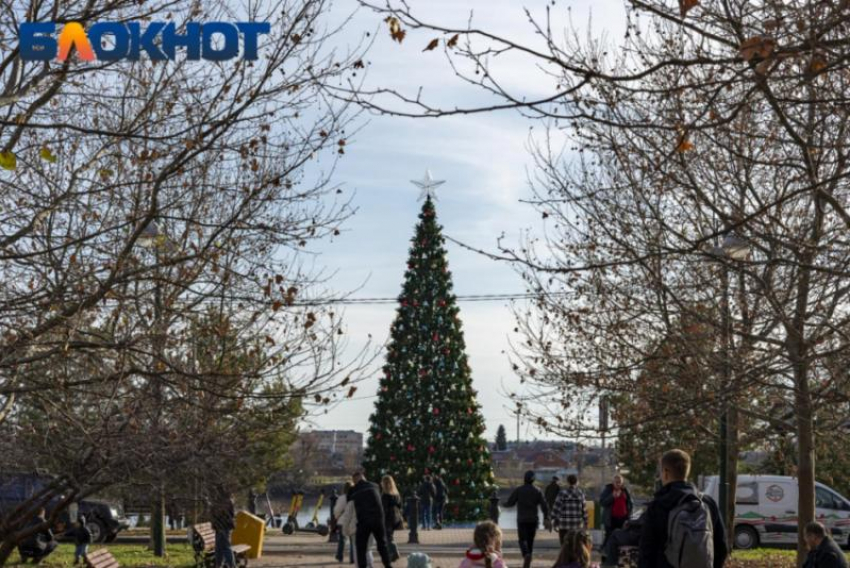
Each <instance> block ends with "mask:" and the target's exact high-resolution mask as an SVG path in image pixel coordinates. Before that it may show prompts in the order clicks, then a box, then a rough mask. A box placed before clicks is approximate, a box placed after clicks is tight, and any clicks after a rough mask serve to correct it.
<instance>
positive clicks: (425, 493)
mask: <svg viewBox="0 0 850 568" xmlns="http://www.w3.org/2000/svg"><path fill="white" fill-rule="evenodd" d="M416 493H417V495H418V496H419V526H420V528H421V529H422V530H425V531H430V530H431V521H432V518H431V513H432V512H433V511H432V508H431V505H432V503H433V502H434V497H436V496H437V488H436V487H434V484H433V483H432V482H431V476H430V475H426V476H424V477H423V478H422V483H420V484H419V490H418V491H417V492H416Z"/></svg>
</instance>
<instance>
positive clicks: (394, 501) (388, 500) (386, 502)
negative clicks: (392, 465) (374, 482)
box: [381, 475, 404, 562]
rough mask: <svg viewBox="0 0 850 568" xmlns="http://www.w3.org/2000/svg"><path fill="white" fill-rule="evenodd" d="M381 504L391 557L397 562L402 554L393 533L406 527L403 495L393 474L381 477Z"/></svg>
mask: <svg viewBox="0 0 850 568" xmlns="http://www.w3.org/2000/svg"><path fill="white" fill-rule="evenodd" d="M381 506H382V507H383V508H384V527H385V528H386V529H387V546H389V548H390V559H391V560H392V561H393V562H395V561H396V560H398V559H399V558H401V556H400V555H399V553H398V546H396V544H395V535H394V534H393V533H394V532H395V531H399V530H402V529H403V528H404V521H402V519H401V495H400V494H399V492H398V488H396V485H395V480H394V479H393V478H392V476H391V475H385V476H384V477H382V478H381Z"/></svg>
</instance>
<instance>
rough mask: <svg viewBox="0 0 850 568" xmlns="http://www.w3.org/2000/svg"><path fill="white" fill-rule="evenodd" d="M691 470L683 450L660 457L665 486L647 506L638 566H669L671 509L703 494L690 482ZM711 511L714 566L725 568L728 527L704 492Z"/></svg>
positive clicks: (654, 567)
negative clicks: (666, 551) (668, 532)
mask: <svg viewBox="0 0 850 568" xmlns="http://www.w3.org/2000/svg"><path fill="white" fill-rule="evenodd" d="M690 471H691V457H690V456H689V455H688V454H687V453H686V452H683V451H682V450H670V451H668V452H665V454H664V455H663V456H662V457H661V483H662V487H661V489H659V490H658V492H657V493H656V494H655V497H654V498H653V500H652V501H651V502H650V503H649V505H648V506H647V508H646V522H645V523H644V525H643V530H642V531H641V537H640V552H639V553H638V568H670V563H668V562H667V559H666V557H665V555H664V549H665V548H666V546H667V524H668V517H669V516H670V511H672V510H673V509H674V508H676V507H677V506H678V505H679V503H680V502H681V501H682V499H683V498H685V497H686V496H688V495H697V496H700V493H699V492H698V491H697V490H696V488H695V487H694V486H693V485H691V484H690V483H688V482H687V479H688V474H690ZM701 497H702V500H703V502H704V503H705V505H706V506H707V507H708V510H709V512H710V513H711V522H712V526H713V531H712V532H713V540H714V568H722V567H723V564H724V563H725V562H726V556H727V554H728V550H727V548H726V530H725V529H724V527H723V520H722V519H721V518H720V513H719V511H718V510H717V504H716V503H715V502H714V500H713V499H712V498H711V497H709V496H707V495H701Z"/></svg>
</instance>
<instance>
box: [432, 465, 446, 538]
mask: <svg viewBox="0 0 850 568" xmlns="http://www.w3.org/2000/svg"><path fill="white" fill-rule="evenodd" d="M434 487H435V488H436V494H435V495H434V526H435V527H436V528H438V529H442V528H443V513H444V512H445V510H446V503H448V502H449V487H448V486H447V485H446V482H445V481H443V476H442V475H439V474H438V475H435V476H434Z"/></svg>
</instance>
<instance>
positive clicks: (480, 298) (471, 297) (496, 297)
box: [292, 292, 568, 306]
mask: <svg viewBox="0 0 850 568" xmlns="http://www.w3.org/2000/svg"><path fill="white" fill-rule="evenodd" d="M544 295H546V296H566V295H568V293H567V292H560V293H546V294H544ZM540 296H541V294H532V293H525V294H466V295H459V296H455V300H456V301H458V302H501V301H505V300H534V299H537V298H539V297H540ZM398 301H399V298H398V297H396V298H328V299H319V300H307V301H304V302H294V303H293V304H292V305H294V306H325V305H368V304H396V303H398Z"/></svg>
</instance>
